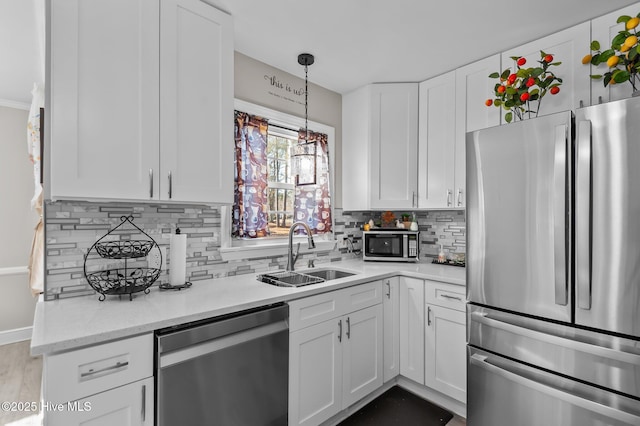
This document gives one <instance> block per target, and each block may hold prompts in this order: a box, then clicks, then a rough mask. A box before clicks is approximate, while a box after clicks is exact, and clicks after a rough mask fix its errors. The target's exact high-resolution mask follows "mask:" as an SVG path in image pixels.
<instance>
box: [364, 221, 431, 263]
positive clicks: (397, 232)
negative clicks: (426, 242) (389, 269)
mask: <svg viewBox="0 0 640 426" xmlns="http://www.w3.org/2000/svg"><path fill="white" fill-rule="evenodd" d="M419 235H420V232H419V231H404V230H402V229H385V230H373V231H365V232H364V233H363V239H364V249H363V250H362V252H363V258H364V260H374V261H383V262H384V261H387V262H417V261H418V253H419V250H418V246H419V241H420V238H419Z"/></svg>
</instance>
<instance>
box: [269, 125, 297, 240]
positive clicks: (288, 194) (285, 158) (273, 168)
mask: <svg viewBox="0 0 640 426" xmlns="http://www.w3.org/2000/svg"><path fill="white" fill-rule="evenodd" d="M297 139H298V135H297V134H294V133H293V132H291V131H287V130H285V129H278V128H276V127H273V128H271V129H269V133H268V136H267V177H268V179H267V182H268V189H267V191H268V194H267V200H268V203H269V204H268V206H269V207H268V211H267V215H268V223H269V232H270V235H271V236H278V235H285V234H288V232H289V227H290V226H291V225H292V224H293V206H294V201H295V199H294V198H295V184H294V183H293V182H294V179H293V176H292V170H293V168H292V167H291V149H292V147H293V146H294V144H296V143H297V142H298V141H297Z"/></svg>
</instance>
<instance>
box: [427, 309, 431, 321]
mask: <svg viewBox="0 0 640 426" xmlns="http://www.w3.org/2000/svg"><path fill="white" fill-rule="evenodd" d="M427 325H431V306H427Z"/></svg>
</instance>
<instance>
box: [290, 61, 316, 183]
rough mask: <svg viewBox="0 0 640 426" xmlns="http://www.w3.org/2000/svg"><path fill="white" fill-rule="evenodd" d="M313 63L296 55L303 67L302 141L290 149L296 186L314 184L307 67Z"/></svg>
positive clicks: (314, 168) (313, 146)
mask: <svg viewBox="0 0 640 426" xmlns="http://www.w3.org/2000/svg"><path fill="white" fill-rule="evenodd" d="M313 62H314V57H313V55H312V54H310V53H301V54H300V55H298V63H299V64H300V65H304V132H305V136H304V141H303V142H301V141H299V142H298V143H297V144H296V145H294V146H293V148H292V151H293V152H292V155H291V158H292V159H293V164H292V167H293V173H294V175H295V180H296V186H301V185H315V183H316V149H317V144H316V141H309V65H312V64H313Z"/></svg>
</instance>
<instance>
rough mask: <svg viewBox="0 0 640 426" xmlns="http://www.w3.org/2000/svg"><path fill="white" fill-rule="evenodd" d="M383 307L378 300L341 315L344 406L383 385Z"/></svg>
mask: <svg viewBox="0 0 640 426" xmlns="http://www.w3.org/2000/svg"><path fill="white" fill-rule="evenodd" d="M382 311H383V308H382V305H381V304H379V305H375V306H371V307H369V308H366V309H362V310H360V311H356V312H353V313H351V314H349V315H346V316H345V317H344V321H345V325H346V329H345V337H346V339H345V340H344V345H343V351H344V352H343V377H342V389H343V391H342V399H343V404H342V406H343V407H344V408H346V407H348V406H350V405H351V404H353V403H355V402H357V401H358V400H360V399H361V398H363V397H365V396H367V395H368V394H370V393H371V392H373V391H374V390H376V389H378V388H379V387H381V386H382V383H383V380H382V374H383V373H382V339H383V337H382V315H383V314H382Z"/></svg>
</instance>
